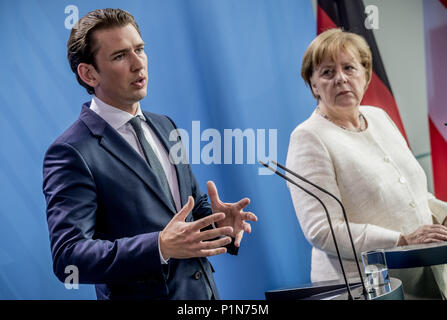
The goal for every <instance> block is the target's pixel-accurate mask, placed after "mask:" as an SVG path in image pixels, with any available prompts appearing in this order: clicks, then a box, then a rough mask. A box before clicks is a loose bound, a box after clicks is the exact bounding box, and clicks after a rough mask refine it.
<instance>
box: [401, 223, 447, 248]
mask: <svg viewBox="0 0 447 320" xmlns="http://www.w3.org/2000/svg"><path fill="white" fill-rule="evenodd" d="M442 241H447V227H446V226H444V225H441V224H430V225H425V226H422V227H419V228H418V229H416V231H414V232H413V233H410V234H407V235H402V234H401V235H400V238H399V241H398V243H397V246H399V247H400V246H408V245H412V244H423V243H432V242H442Z"/></svg>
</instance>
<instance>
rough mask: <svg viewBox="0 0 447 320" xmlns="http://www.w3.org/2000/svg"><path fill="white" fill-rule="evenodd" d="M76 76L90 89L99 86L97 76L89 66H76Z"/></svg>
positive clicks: (94, 70) (85, 64)
mask: <svg viewBox="0 0 447 320" xmlns="http://www.w3.org/2000/svg"><path fill="white" fill-rule="evenodd" d="M78 75H79V77H80V78H81V79H82V81H84V82H85V83H86V84H88V85H89V86H90V87H92V88H95V87H96V86H97V85H98V84H99V74H98V72H96V69H95V67H93V65H91V64H88V63H83V62H81V63H80V64H79V65H78Z"/></svg>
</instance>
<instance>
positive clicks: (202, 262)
mask: <svg viewBox="0 0 447 320" xmlns="http://www.w3.org/2000/svg"><path fill="white" fill-rule="evenodd" d="M67 47H68V59H69V62H70V66H71V68H72V70H73V72H74V73H75V74H76V77H77V79H78V82H79V83H80V84H81V85H82V86H84V87H85V88H86V89H87V91H88V92H89V93H90V94H92V95H93V97H92V100H91V102H89V103H86V104H84V105H83V106H82V111H81V115H80V117H79V119H78V120H77V121H76V122H75V123H74V124H73V125H72V126H71V127H70V128H68V129H67V130H66V131H65V132H64V133H63V134H62V135H61V136H60V137H59V138H58V139H57V140H56V141H55V142H54V143H53V144H52V145H51V146H50V147H49V149H48V151H47V153H46V154H45V159H44V165H43V178H44V179H43V192H44V195H45V198H46V202H47V220H48V227H49V233H50V242H51V252H52V257H53V267H54V272H55V274H56V275H57V277H58V278H59V279H60V280H61V281H64V279H65V278H66V277H67V274H65V270H66V269H65V268H66V267H67V266H72V265H73V266H76V267H77V268H78V270H79V281H80V283H94V284H96V293H97V296H98V299H140V298H142V299H218V298H219V295H218V292H217V289H216V285H215V283H214V279H213V275H212V273H213V272H214V270H213V268H212V266H211V264H210V263H209V261H208V260H207V259H206V257H207V256H213V255H217V254H222V253H225V252H227V251H228V252H230V253H233V254H235V253H236V252H237V248H238V247H239V246H240V242H241V239H242V235H243V233H244V232H247V233H250V232H251V227H250V225H249V224H248V223H247V222H246V220H248V221H256V220H257V217H256V216H255V215H254V214H253V213H251V212H244V211H243V209H244V208H245V207H246V206H247V205H248V204H249V200H248V199H246V198H245V199H242V200H240V201H239V202H237V203H223V202H222V201H220V199H219V196H218V192H217V189H216V186H215V185H214V183H213V182H211V181H209V182H208V183H207V189H208V194H209V196H210V200H211V205H210V204H209V202H208V197H207V196H206V195H205V194H202V193H201V192H200V190H199V186H198V184H197V181H196V179H195V178H194V175H193V174H192V172H191V168H190V166H189V165H188V164H184V163H179V164H174V163H172V161H170V159H171V158H170V156H169V151H170V148H171V147H172V146H173V145H174V144H176V143H178V141H169V135H170V133H171V132H172V131H173V130H176V127H175V124H174V122H173V121H172V120H171V119H169V118H168V117H166V116H162V115H158V114H154V113H149V112H143V111H142V110H141V108H140V104H139V101H140V100H141V99H143V98H144V97H145V96H146V93H147V57H146V54H145V52H144V42H143V41H142V39H141V35H140V31H139V28H138V25H137V24H136V22H135V20H134V18H133V17H132V15H130V14H129V13H127V12H125V11H123V10H119V9H104V10H95V11H92V12H90V13H88V14H87V15H86V16H85V17H83V18H81V19H80V21H79V22H78V24H77V25H76V26H75V27H74V28H73V30H72V32H71V34H70V38H69V41H68V44H67Z"/></svg>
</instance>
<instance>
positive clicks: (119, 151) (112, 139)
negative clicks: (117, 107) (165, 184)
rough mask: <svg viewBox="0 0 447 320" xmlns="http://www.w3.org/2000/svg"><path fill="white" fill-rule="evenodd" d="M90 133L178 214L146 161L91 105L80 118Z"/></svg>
mask: <svg viewBox="0 0 447 320" xmlns="http://www.w3.org/2000/svg"><path fill="white" fill-rule="evenodd" d="M80 118H81V120H82V121H83V122H84V123H85V124H86V126H87V127H88V128H89V129H90V131H91V132H92V133H93V134H94V135H95V136H97V137H98V138H99V143H100V145H101V146H102V147H103V148H104V149H106V150H107V151H108V152H110V153H111V154H112V155H114V156H115V157H116V158H118V159H119V160H120V161H121V162H123V163H124V164H125V165H126V166H127V167H128V168H129V169H130V170H131V171H133V172H134V173H135V174H136V175H137V176H138V177H140V179H141V180H143V182H144V183H145V184H146V185H147V186H148V187H149V189H151V190H152V191H153V192H154V193H155V194H156V195H157V197H158V198H159V199H160V201H162V202H163V203H164V204H165V205H166V206H167V207H168V208H169V210H171V212H172V213H173V214H175V213H176V210H175V208H174V207H173V205H172V202H171V201H170V200H169V199H168V197H167V195H166V194H165V193H164V192H160V190H162V187H161V185H160V183H159V182H158V179H157V177H156V176H155V174H154V172H153V171H152V169H151V168H150V166H149V165H148V164H147V163H146V161H145V160H144V159H143V158H142V157H141V156H140V155H139V154H138V153H137V152H136V151H135V150H134V149H133V148H132V147H131V146H130V145H129V144H128V143H127V141H126V140H124V139H123V138H122V137H121V135H120V134H119V133H118V132H116V130H114V129H113V128H112V127H111V126H110V125H109V124H108V123H107V122H105V121H104V120H103V119H102V118H101V117H100V116H98V115H97V114H96V113H95V112H94V111H91V110H90V109H89V104H84V106H83V107H82V112H81V116H80Z"/></svg>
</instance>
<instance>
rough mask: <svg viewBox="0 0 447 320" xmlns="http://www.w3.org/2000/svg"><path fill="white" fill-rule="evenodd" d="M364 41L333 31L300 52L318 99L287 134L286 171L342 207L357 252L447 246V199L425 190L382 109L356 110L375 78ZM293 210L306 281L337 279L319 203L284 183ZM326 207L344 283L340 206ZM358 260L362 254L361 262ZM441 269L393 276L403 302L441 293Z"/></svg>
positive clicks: (350, 268)
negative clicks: (307, 262)
mask: <svg viewBox="0 0 447 320" xmlns="http://www.w3.org/2000/svg"><path fill="white" fill-rule="evenodd" d="M371 73H372V56H371V51H370V49H369V47H368V45H367V43H366V41H365V40H364V39H363V38H362V37H360V36H359V35H356V34H354V33H350V32H344V31H342V30H340V29H331V30H328V31H326V32H323V33H322V34H320V35H319V36H318V37H317V38H315V39H314V40H313V41H312V43H311V44H310V45H309V47H308V48H307V51H306V52H305V55H304V58H303V63H302V69H301V75H302V77H303V79H304V81H305V82H306V83H307V84H308V85H309V87H310V89H311V90H312V94H313V95H314V97H315V98H316V100H317V107H316V109H315V111H314V112H313V113H312V115H311V116H310V117H309V118H308V119H307V120H306V121H304V122H303V123H301V124H300V125H299V126H298V127H297V128H296V129H295V130H294V131H293V132H292V134H291V137H290V144H289V151H288V155H287V167H288V168H290V169H292V170H293V171H295V172H297V173H299V174H301V175H303V176H304V177H306V178H308V179H309V180H310V181H312V182H314V183H316V184H318V185H320V186H322V187H324V188H326V189H327V190H329V191H330V192H332V193H333V194H335V195H336V196H338V198H339V199H341V201H342V202H343V205H344V206H345V208H346V214H347V216H348V220H349V223H350V228H351V232H352V235H353V239H354V244H355V246H356V250H357V253H358V254H359V253H360V252H362V251H367V250H372V249H377V248H393V247H396V246H403V245H410V244H420V243H430V242H439V241H446V240H447V227H446V225H447V219H446V217H447V203H445V202H442V201H440V200H437V199H436V198H435V197H434V196H433V195H432V194H430V193H429V192H428V191H427V181H426V176H425V173H424V171H423V169H422V168H421V166H420V165H419V163H418V162H417V160H416V159H415V157H414V156H413V154H412V153H411V151H410V149H409V148H408V146H407V143H406V141H405V139H404V138H403V137H402V135H401V134H400V132H399V130H398V129H397V127H396V126H395V124H394V123H393V122H392V120H391V119H390V118H389V117H388V115H387V114H386V112H384V111H383V110H382V109H379V108H376V107H372V106H360V102H361V101H362V98H363V95H364V93H365V91H366V89H367V87H368V84H369V82H370V80H371ZM289 189H290V193H291V196H292V200H293V204H294V207H295V211H296V214H297V217H298V220H299V222H300V225H301V228H302V230H303V232H304V235H305V236H306V238H307V240H308V241H309V242H310V243H311V244H312V246H313V248H312V266H311V280H312V281H313V282H317V281H324V280H333V279H337V278H340V277H341V269H340V265H339V262H338V259H337V256H336V253H335V247H334V244H333V242H332V237H331V235H330V229H329V225H328V223H327V220H326V216H325V213H324V211H323V208H322V207H321V206H320V204H319V203H318V202H317V201H316V200H315V199H313V198H312V197H309V196H308V195H307V194H305V193H304V192H302V191H301V190H299V189H298V188H296V187H295V186H293V185H289ZM322 198H323V201H325V203H326V204H327V205H328V206H329V207H328V208H329V211H330V214H331V217H332V220H333V225H334V229H335V233H336V237H337V239H338V241H339V242H340V243H339V246H340V253H341V255H342V258H343V263H344V266H345V270H346V271H347V272H348V277H357V276H358V275H357V272H356V270H357V268H356V265H355V261H354V257H353V255H352V249H351V246H350V242H349V240H348V237H347V231H346V227H345V225H344V220H343V217H342V212H341V209H340V207H339V206H338V205H337V203H335V202H334V201H333V199H331V198H329V197H325V195H322ZM357 258H359V257H357ZM444 267H445V266H444V265H441V266H433V267H424V268H412V269H400V270H392V271H391V275H392V276H395V277H397V278H399V279H400V280H402V282H403V288H404V291H405V294H406V298H418V299H422V298H428V299H439V298H443V297H445V296H446V294H447V291H446V269H445V268H444Z"/></svg>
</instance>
